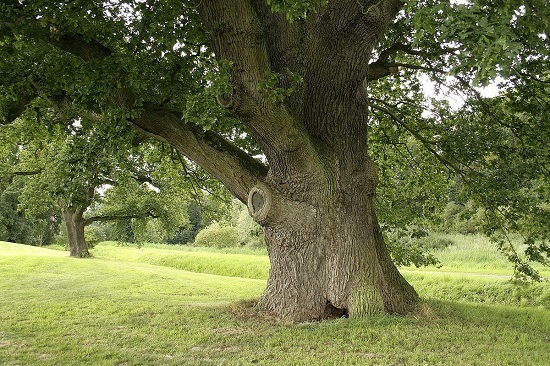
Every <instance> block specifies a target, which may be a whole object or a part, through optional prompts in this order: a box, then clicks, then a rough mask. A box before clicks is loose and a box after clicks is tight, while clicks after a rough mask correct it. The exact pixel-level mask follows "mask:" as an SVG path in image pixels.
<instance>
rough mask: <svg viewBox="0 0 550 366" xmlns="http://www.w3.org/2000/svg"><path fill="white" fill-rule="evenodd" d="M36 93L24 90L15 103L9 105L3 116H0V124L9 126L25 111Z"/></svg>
mask: <svg viewBox="0 0 550 366" xmlns="http://www.w3.org/2000/svg"><path fill="white" fill-rule="evenodd" d="M36 96H37V95H36V93H34V91H33V90H25V91H23V92H21V93H19V94H18V95H17V96H16V98H15V101H14V102H13V103H11V104H10V105H9V106H8V107H7V110H6V112H5V113H4V115H2V116H0V124H9V123H12V122H13V121H14V120H15V119H17V118H18V117H19V116H21V114H23V112H25V110H26V109H27V106H28V105H29V103H30V102H32V100H33V99H34V98H35V97H36Z"/></svg>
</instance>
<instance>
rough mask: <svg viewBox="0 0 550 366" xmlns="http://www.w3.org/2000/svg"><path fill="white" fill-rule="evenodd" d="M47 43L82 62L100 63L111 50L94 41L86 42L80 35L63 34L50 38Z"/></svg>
mask: <svg viewBox="0 0 550 366" xmlns="http://www.w3.org/2000/svg"><path fill="white" fill-rule="evenodd" d="M48 42H49V43H50V44H52V45H54V46H56V47H58V48H60V49H62V50H63V51H67V52H69V53H72V54H73V55H76V56H78V57H80V58H81V59H83V60H84V61H91V60H99V61H101V60H103V59H105V58H107V57H109V56H110V55H111V50H110V49H109V48H108V47H105V46H104V45H102V44H101V43H99V42H98V41H96V40H89V41H87V40H85V39H84V37H83V36H82V35H80V34H63V35H62V36H60V37H58V38H50V39H49V40H48Z"/></svg>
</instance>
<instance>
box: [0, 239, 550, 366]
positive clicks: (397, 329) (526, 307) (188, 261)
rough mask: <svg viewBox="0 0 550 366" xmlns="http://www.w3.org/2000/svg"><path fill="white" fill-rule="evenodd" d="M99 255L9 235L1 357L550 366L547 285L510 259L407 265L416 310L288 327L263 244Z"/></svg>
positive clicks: (74, 361)
mask: <svg viewBox="0 0 550 366" xmlns="http://www.w3.org/2000/svg"><path fill="white" fill-rule="evenodd" d="M448 249H450V248H448ZM451 250H456V248H454V249H451ZM93 255H94V258H92V259H82V260H81V259H71V258H68V256H67V253H66V252H62V251H57V250H51V249H45V248H35V247H29V246H24V245H18V244H10V243H2V242H0V365H548V360H549V359H550V285H549V284H548V283H541V284H531V285H514V284H512V283H510V282H509V281H508V279H509V273H510V272H508V275H507V274H506V273H504V272H503V271H501V269H500V267H499V266H500V265H497V268H493V267H491V266H490V264H487V263H485V264H483V265H481V264H480V265H477V264H476V265H475V266H473V265H472V264H471V263H469V264H468V265H465V266H464V267H465V268H466V269H467V271H466V272H468V274H462V273H459V272H458V269H459V268H460V266H458V265H456V266H454V267H451V268H450V269H446V268H445V267H443V268H441V269H436V268H423V269H421V270H416V269H410V268H406V269H403V270H402V271H403V273H404V275H405V276H406V277H407V279H408V280H409V281H410V282H411V283H412V284H413V285H414V286H415V287H416V288H417V290H418V292H419V293H420V295H421V296H422V297H423V299H424V303H423V305H422V306H421V308H420V309H419V311H418V313H416V314H414V315H411V316H407V317H393V316H377V317H373V318H369V319H361V320H351V319H340V320H336V321H326V322H313V323H305V324H286V323H281V322H277V321H276V320H274V319H271V318H269V317H267V316H265V315H263V314H260V313H258V312H257V311H256V310H255V308H254V307H252V306H251V305H252V304H253V303H254V299H257V298H258V296H260V294H261V292H262V290H263V288H264V286H265V278H266V276H267V271H268V267H269V261H268V259H267V257H266V256H265V254H264V253H263V252H261V251H246V252H241V253H237V252H235V251H233V253H229V252H227V251H226V252H224V251H207V250H203V249H196V248H185V247H168V246H158V245H147V246H145V247H143V248H141V249H137V248H135V247H119V246H116V245H114V244H112V243H105V244H102V245H99V246H98V247H96V248H95V249H94V251H93ZM469 255H472V253H471V251H470V253H469ZM487 261H488V260H487ZM487 261H486V262H487ZM482 268H485V273H482V271H481V269H482ZM495 269H496V270H495Z"/></svg>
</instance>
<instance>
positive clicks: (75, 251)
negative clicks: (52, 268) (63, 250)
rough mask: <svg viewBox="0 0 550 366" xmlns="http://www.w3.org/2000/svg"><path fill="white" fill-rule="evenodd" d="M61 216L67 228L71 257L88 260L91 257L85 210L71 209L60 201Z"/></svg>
mask: <svg viewBox="0 0 550 366" xmlns="http://www.w3.org/2000/svg"><path fill="white" fill-rule="evenodd" d="M59 206H60V207H61V214H62V215H63V220H64V221H65V225H66V227H67V237H68V240H69V251H70V256H71V257H74V258H87V257H89V256H90V252H89V251H88V244H87V243H86V239H85V237H84V226H85V225H84V218H83V214H84V209H82V208H77V209H74V208H70V207H67V205H66V204H65V203H64V202H63V201H62V200H61V199H60V200H59Z"/></svg>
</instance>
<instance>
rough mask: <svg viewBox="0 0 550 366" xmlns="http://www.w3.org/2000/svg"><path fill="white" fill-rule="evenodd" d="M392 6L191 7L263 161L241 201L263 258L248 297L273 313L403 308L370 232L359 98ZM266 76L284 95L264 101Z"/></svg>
mask: <svg viewBox="0 0 550 366" xmlns="http://www.w3.org/2000/svg"><path fill="white" fill-rule="evenodd" d="M400 7H401V1H399V0H384V1H376V0H368V1H365V2H357V1H355V0H340V1H336V2H329V4H328V5H327V6H325V7H323V8H322V9H321V10H320V11H319V12H317V13H311V14H309V15H308V17H307V18H306V19H305V20H299V21H295V22H292V23H289V22H288V21H287V20H286V19H285V17H284V15H282V14H276V13H273V12H272V11H271V9H270V8H269V7H268V6H267V5H266V3H265V1H225V0H211V1H204V2H202V3H201V5H200V6H199V13H200V15H201V18H202V20H203V23H204V25H205V29H207V32H208V34H209V36H210V39H211V43H212V48H213V50H214V52H215V54H216V55H217V57H218V58H219V59H227V60H230V61H231V62H232V67H231V70H230V73H231V84H232V90H231V93H230V95H228V96H227V98H223V99H224V100H226V99H227V103H223V106H224V107H226V108H227V109H228V110H229V111H230V112H231V113H232V114H233V115H235V116H236V117H238V118H239V119H240V120H241V121H242V122H243V124H245V125H246V126H247V127H248V130H249V131H250V133H251V134H252V136H254V138H255V139H256V141H257V142H258V144H259V145H260V146H261V147H262V151H263V153H264V154H265V157H266V159H267V161H268V162H269V172H268V174H267V176H265V177H262V178H261V179H260V183H255V185H254V186H253V187H252V188H249V190H248V192H249V193H248V202H247V203H248V208H249V211H250V214H251V215H252V217H253V218H254V219H255V220H256V221H257V222H258V223H259V224H260V225H261V226H262V227H263V229H264V233H265V237H266V242H267V245H268V251H269V256H270V260H271V272H270V277H269V280H268V285H267V288H266V290H265V292H264V294H263V296H262V298H261V300H260V306H261V307H262V308H263V309H265V310H267V311H271V312H274V313H275V314H277V315H278V316H280V317H283V318H285V319H289V320H294V321H302V320H309V319H321V318H326V317H333V316H341V315H344V314H347V315H349V316H352V317H360V316H365V315H369V314H376V313H382V312H386V313H398V314H405V313H408V312H410V311H411V310H413V309H414V307H415V305H416V303H417V301H418V296H417V294H416V292H415V291H414V289H413V288H412V287H411V286H410V285H409V284H408V283H407V282H406V281H405V280H404V279H403V277H402V276H401V275H400V273H399V271H398V270H397V268H396V267H395V266H394V264H393V263H392V261H391V258H390V256H389V254H388V252H387V249H386V247H385V245H384V242H383V239H382V235H381V234H380V228H379V225H378V221H377V218H376V215H375V210H374V207H373V202H374V194H375V190H376V185H377V183H378V177H377V172H376V166H375V164H374V162H373V161H372V160H371V159H370V157H369V155H368V126H369V119H368V107H367V106H366V105H365V103H364V99H365V92H366V90H365V87H366V82H367V81H368V75H369V60H370V59H371V55H372V50H373V48H374V46H375V45H376V44H377V42H378V40H379V38H380V36H381V34H382V33H383V32H384V30H385V29H386V27H387V26H388V25H389V24H390V23H391V21H392V20H393V18H394V17H395V15H396V14H397V12H398V11H399V9H400ZM290 73H293V74H294V75H300V81H299V82H295V83H294V84H293V83H292V81H291V80H290V79H295V78H292V77H289V74H290ZM266 75H268V76H269V75H271V76H272V77H273V76H274V75H275V78H276V80H278V83H277V85H276V87H278V88H283V89H285V90H288V91H289V92H290V91H292V93H289V95H288V96H287V97H284V98H274V96H273V93H274V92H275V91H277V89H276V88H275V89H273V88H271V89H269V88H267V89H266V88H262V87H260V86H262V85H265V78H266ZM230 178H231V177H230ZM249 182H250V180H249ZM241 199H242V198H241Z"/></svg>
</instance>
